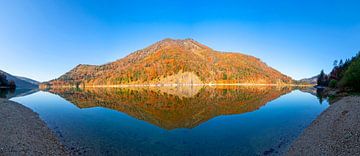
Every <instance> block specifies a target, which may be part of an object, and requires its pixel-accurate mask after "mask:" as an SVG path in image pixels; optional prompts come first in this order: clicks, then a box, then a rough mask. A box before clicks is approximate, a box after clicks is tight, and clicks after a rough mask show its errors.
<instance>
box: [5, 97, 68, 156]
mask: <svg viewBox="0 0 360 156" xmlns="http://www.w3.org/2000/svg"><path fill="white" fill-rule="evenodd" d="M0 140H1V141H0V155H14V156H15V155H56V156H63V155H67V153H66V151H65V148H64V147H63V145H61V143H60V141H59V140H58V138H57V137H56V136H55V134H53V132H52V131H51V130H50V129H49V128H48V127H47V125H46V124H45V123H44V122H43V121H42V120H41V119H40V117H39V115H38V114H37V113H35V112H33V111H32V110H31V109H29V108H27V107H25V106H23V105H21V104H19V103H16V102H13V101H10V100H7V99H1V98H0Z"/></svg>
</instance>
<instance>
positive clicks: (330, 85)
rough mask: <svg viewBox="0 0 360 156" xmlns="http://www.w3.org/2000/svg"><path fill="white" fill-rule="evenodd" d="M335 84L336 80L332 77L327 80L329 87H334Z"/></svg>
mask: <svg viewBox="0 0 360 156" xmlns="http://www.w3.org/2000/svg"><path fill="white" fill-rule="evenodd" d="M336 85H337V81H336V80H334V79H332V80H330V82H329V87H330V88H335V87H336Z"/></svg>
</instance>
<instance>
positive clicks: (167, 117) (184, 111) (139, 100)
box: [50, 86, 291, 129]
mask: <svg viewBox="0 0 360 156" xmlns="http://www.w3.org/2000/svg"><path fill="white" fill-rule="evenodd" d="M168 90H169V89H164V88H157V87H153V88H98V89H93V88H91V89H88V88H86V89H85V90H75V89H59V88H57V89H52V90H50V92H52V93H55V94H59V95H60V96H62V97H63V98H65V99H67V100H68V101H70V102H72V103H73V104H75V105H77V106H78V107H80V108H88V107H96V106H101V107H106V108H111V109H114V110H118V111H121V112H124V113H126V114H128V115H130V116H133V117H135V118H137V119H140V120H144V121H147V122H149V123H151V124H154V125H157V126H159V127H162V128H164V129H175V128H193V127H196V126H197V125H199V124H201V123H203V122H205V121H207V120H209V119H211V118H214V117H216V116H219V115H230V114H241V113H246V112H251V111H254V110H257V109H259V108H260V107H261V106H263V105H265V104H266V103H267V102H269V101H271V100H273V99H276V98H278V97H279V96H281V95H283V94H286V93H289V92H290V91H291V88H288V87H285V88H279V87H270V86H259V87H244V86H242V87H239V86H217V87H209V86H207V87H202V88H192V89H191V88H190V89H189V88H188V89H179V88H178V89H170V90H171V91H170V92H166V91H168ZM174 90H175V91H174ZM176 90H180V92H177V91H176ZM181 93H186V96H182V95H181ZM189 93H191V94H189ZM189 95H192V96H189Z"/></svg>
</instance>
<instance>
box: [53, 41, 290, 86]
mask: <svg viewBox="0 0 360 156" xmlns="http://www.w3.org/2000/svg"><path fill="white" fill-rule="evenodd" d="M149 83H151V84H157V83H177V84H184V83H261V84H270V83H271V84H275V83H292V79H291V78H290V77H288V76H286V75H284V74H282V73H280V72H279V71H277V70H275V69H273V68H271V67H269V66H267V65H266V64H265V63H264V62H262V61H260V59H258V58H255V57H253V56H249V55H244V54H240V53H231V52H219V51H215V50H213V49H211V48H209V47H207V46H205V45H203V44H200V43H198V42H196V41H194V40H192V39H185V40H173V39H165V40H162V41H160V42H157V43H155V44H153V45H151V46H149V47H147V48H145V49H142V50H139V51H136V52H134V53H132V54H130V55H128V56H127V57H125V58H123V59H119V60H117V61H115V62H111V63H108V64H104V65H100V66H94V65H78V66H77V67H75V68H74V69H72V70H71V71H69V72H67V73H66V74H64V75H62V76H61V77H59V78H58V79H55V80H53V81H50V82H48V83H46V84H47V85H52V86H64V85H71V86H74V85H85V86H86V85H88V86H89V85H117V84H149Z"/></svg>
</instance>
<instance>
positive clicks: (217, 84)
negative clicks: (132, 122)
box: [39, 83, 314, 89]
mask: <svg viewBox="0 0 360 156" xmlns="http://www.w3.org/2000/svg"><path fill="white" fill-rule="evenodd" d="M185 86H187V87H189V86H281V87H288V86H291V87H313V86H314V85H312V84H261V83H216V84H212V83H209V84H123V85H85V86H79V88H125V87H185ZM76 87H77V86H70V85H64V86H56V85H55V86H48V87H39V88H40V89H43V88H76Z"/></svg>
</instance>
